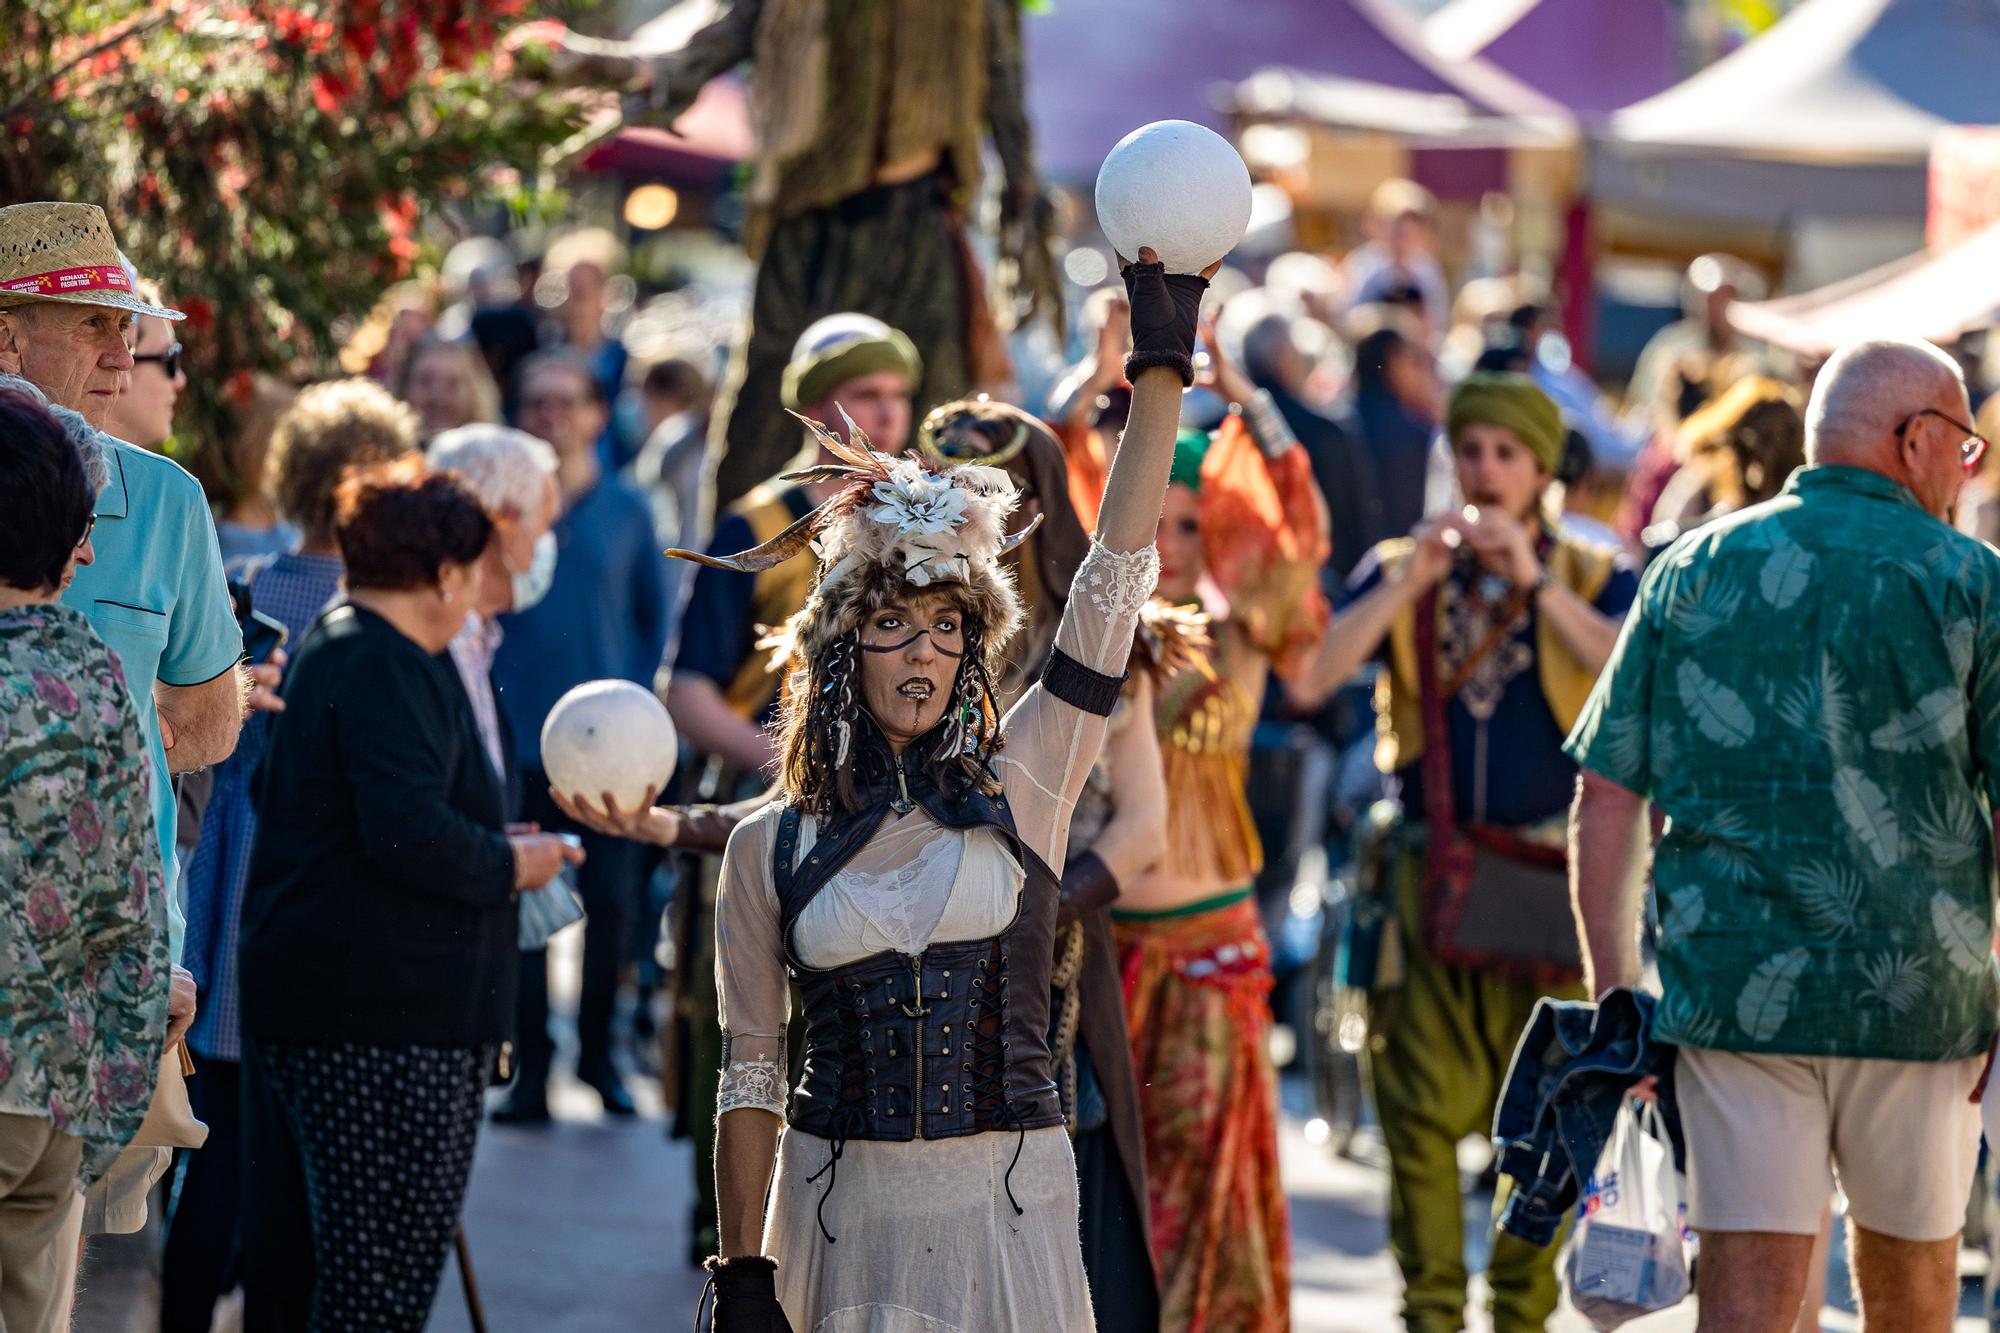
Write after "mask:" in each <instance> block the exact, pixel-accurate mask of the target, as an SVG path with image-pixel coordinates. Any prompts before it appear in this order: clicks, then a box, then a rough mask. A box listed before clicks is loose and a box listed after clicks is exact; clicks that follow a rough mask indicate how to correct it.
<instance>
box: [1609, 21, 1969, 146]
mask: <svg viewBox="0 0 2000 1333" xmlns="http://www.w3.org/2000/svg"><path fill="white" fill-rule="evenodd" d="M1607 7H1608V8H1618V7H1620V6H1617V5H1613V6H1607ZM1996 68H2000V3H1996V0H1806V3H1804V4H1802V5H1800V6H1799V7H1798V8H1797V9H1795V10H1793V11H1792V12H1791V13H1790V14H1788V15H1786V16H1785V17H1784V18H1783V19H1781V20H1780V21H1779V22H1778V24H1777V26H1775V27H1773V28H1772V29H1771V30H1770V31H1769V32H1767V33H1765V34H1764V35H1763V36H1761V37H1759V38H1757V39H1756V40H1755V41H1752V42H1751V43H1749V44H1748V45H1747V46H1744V47H1742V48H1741V49H1739V50H1737V51H1735V52H1732V53H1731V54H1730V55H1728V56H1726V57H1724V58H1723V59H1722V60H1719V61H1717V62H1716V63H1715V64H1713V65H1711V66H1709V67H1708V68H1707V69H1705V70H1703V71H1701V72H1700V73H1699V74H1696V75H1695V76H1694V77H1693V78H1690V79H1688V80H1687V81H1686V82H1684V83H1681V84H1680V85H1678V86H1676V87H1674V88H1671V89H1669V90H1668V91H1666V92H1664V93H1661V94H1659V95H1658V96H1656V97H1650V98H1648V99H1646V100H1645V101H1643V102H1640V103H1638V104H1637V105H1635V106H1630V107H1627V108H1626V109H1625V110H1623V111H1620V112H1618V113H1617V114H1616V115H1614V116H1613V117H1612V118H1611V124H1610V137H1611V138H1612V139H1613V140H1615V141H1616V142H1617V143H1619V144H1620V145H1623V146H1624V147H1626V148H1628V149H1633V150H1658V151H1663V152H1675V151H1681V152H1685V151H1690V150H1692V151H1696V152H1720V153H1726V154H1730V155H1736V156H1742V157H1753V158H1776V159H1780V160H1784V161H1804V162H1825V163H1863V162H1894V163H1915V162H1921V161H1923V159H1924V157H1925V155H1926V154H1927V153H1928V152H1929V151H1930V146H1931V141H1932V139H1934V138H1935V137H1936V136H1937V132H1938V130H1939V129H1941V128H1942V127H1944V126H1946V125H1953V124H1959V125H1966V124H1991V123H1995V122H2000V80H1995V79H1994V77H1993V71H1994V70H1995V69H1996Z"/></svg>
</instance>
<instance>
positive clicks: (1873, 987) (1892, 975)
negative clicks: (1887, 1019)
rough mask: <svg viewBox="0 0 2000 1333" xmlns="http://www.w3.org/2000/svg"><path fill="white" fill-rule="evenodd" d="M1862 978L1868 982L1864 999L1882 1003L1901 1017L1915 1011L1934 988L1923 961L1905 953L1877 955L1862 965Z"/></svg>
mask: <svg viewBox="0 0 2000 1333" xmlns="http://www.w3.org/2000/svg"><path fill="white" fill-rule="evenodd" d="M1861 975H1862V976H1864V977H1866V978H1867V979H1868V989H1867V990H1864V991H1862V992H1861V998H1862V999H1864V1000H1880V1001H1881V1002H1882V1003H1883V1004H1886V1005H1887V1006H1889V1012H1890V1013H1892V1014H1894V1015H1896V1017H1898V1018H1905V1017H1907V1016H1908V1015H1909V1014H1910V1013H1911V1012H1912V1011H1913V1010H1915V1009H1916V1007H1917V1005H1918V1004H1919V1003H1920V1002H1922V1000H1923V998H1924V993H1925V992H1926V991H1928V990H1929V989H1930V988H1931V979H1930V978H1929V977H1927V976H1925V975H1924V966H1923V962H1922V960H1921V959H1918V958H1914V957H1911V956H1910V955H1909V954H1905V953H1882V954H1877V955H1875V957H1873V958H1870V959H1868V960H1867V961H1865V962H1863V963H1862V964H1861Z"/></svg>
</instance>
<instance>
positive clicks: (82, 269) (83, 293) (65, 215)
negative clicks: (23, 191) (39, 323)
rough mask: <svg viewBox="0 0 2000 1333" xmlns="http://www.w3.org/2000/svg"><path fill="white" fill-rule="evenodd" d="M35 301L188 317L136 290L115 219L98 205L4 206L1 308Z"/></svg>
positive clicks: (0, 246)
mask: <svg viewBox="0 0 2000 1333" xmlns="http://www.w3.org/2000/svg"><path fill="white" fill-rule="evenodd" d="M37 301H61V302H64V303H65V304H68V305H99V306H110V307H111V308H112V309H114V310H129V311H131V312H132V313H133V314H135V315H155V316H158V317H159V318H161V319H186V318H187V316H186V315H184V314H182V313H181V312H180V311H178V310H168V309H166V308H165V307H163V306H156V305H153V304H152V303H151V302H149V301H146V300H145V299H143V298H142V297H140V296H139V295H138V294H137V293H136V292H134V291H133V290H132V271H131V270H130V269H129V268H127V267H126V265H125V256H124V255H122V254H120V253H119V252H118V241H117V240H116V238H114V237H113V236H112V234H111V222H110V220H109V219H108V218H106V217H105V216H104V210H103V209H101V208H99V207H97V206H96V205H95V204H57V203H36V204H12V205H10V206H8V207H6V208H0V310H4V309H6V308H7V307H9V306H20V305H30V304H33V303H34V302H37Z"/></svg>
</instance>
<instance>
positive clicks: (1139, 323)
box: [1125, 263, 1208, 386]
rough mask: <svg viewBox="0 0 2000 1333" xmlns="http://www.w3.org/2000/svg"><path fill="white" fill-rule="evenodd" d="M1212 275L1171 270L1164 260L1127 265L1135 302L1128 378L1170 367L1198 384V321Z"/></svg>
mask: <svg viewBox="0 0 2000 1333" xmlns="http://www.w3.org/2000/svg"><path fill="white" fill-rule="evenodd" d="M1207 290H1208V279H1207V278H1204V277H1202V276H1201V275H1200V274H1198V273H1168V272H1167V266H1166V265H1165V264H1139V263H1132V264H1127V265H1126V266H1125V296H1126V299H1127V300H1128V301H1130V302H1131V305H1132V354H1131V355H1130V356H1128V357H1126V358H1125V378H1126V380H1127V381H1128V382H1129V383H1133V384H1136V383H1138V381H1139V375H1140V372H1142V371H1146V370H1151V369H1152V368H1153V367H1154V366H1165V367H1167V368H1168V369H1169V370H1171V371H1173V372H1174V373H1175V374H1176V375H1179V376H1180V377H1181V384H1182V385H1183V386H1191V385H1193V384H1194V335H1195V322H1196V320H1197V319H1198V318H1199V317H1200V315H1201V298H1202V294H1203V293H1204V292H1206V291H1207Z"/></svg>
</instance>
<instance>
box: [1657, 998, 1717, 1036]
mask: <svg viewBox="0 0 2000 1333" xmlns="http://www.w3.org/2000/svg"><path fill="white" fill-rule="evenodd" d="M1657 1012H1658V1020H1657V1021H1658V1025H1659V1027H1660V1029H1661V1030H1662V1031H1671V1032H1672V1033H1673V1034H1674V1039H1675V1040H1676V1041H1678V1042H1680V1043H1681V1044H1682V1045H1684V1046H1693V1047H1696V1048H1701V1047H1708V1046H1713V1045H1714V1044H1715V1039H1716V1038H1717V1037H1719V1036H1721V1035H1722V1020H1721V1019H1719V1018H1717V1017H1716V1016H1715V1015H1714V1014H1711V1013H1710V1012H1708V1010H1706V1009H1704V1008H1702V1007H1701V1006H1700V1005H1698V1004H1696V1003H1695V1002H1694V1001H1693V1000H1691V999H1689V998H1688V992H1687V990H1686V989H1685V988H1683V987H1680V986H1676V987H1673V988H1672V989H1671V990H1669V991H1668V992H1667V996H1666V998H1665V999H1664V1000H1662V1001H1661V1002H1660V1007H1659V1010H1658V1011H1657Z"/></svg>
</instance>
